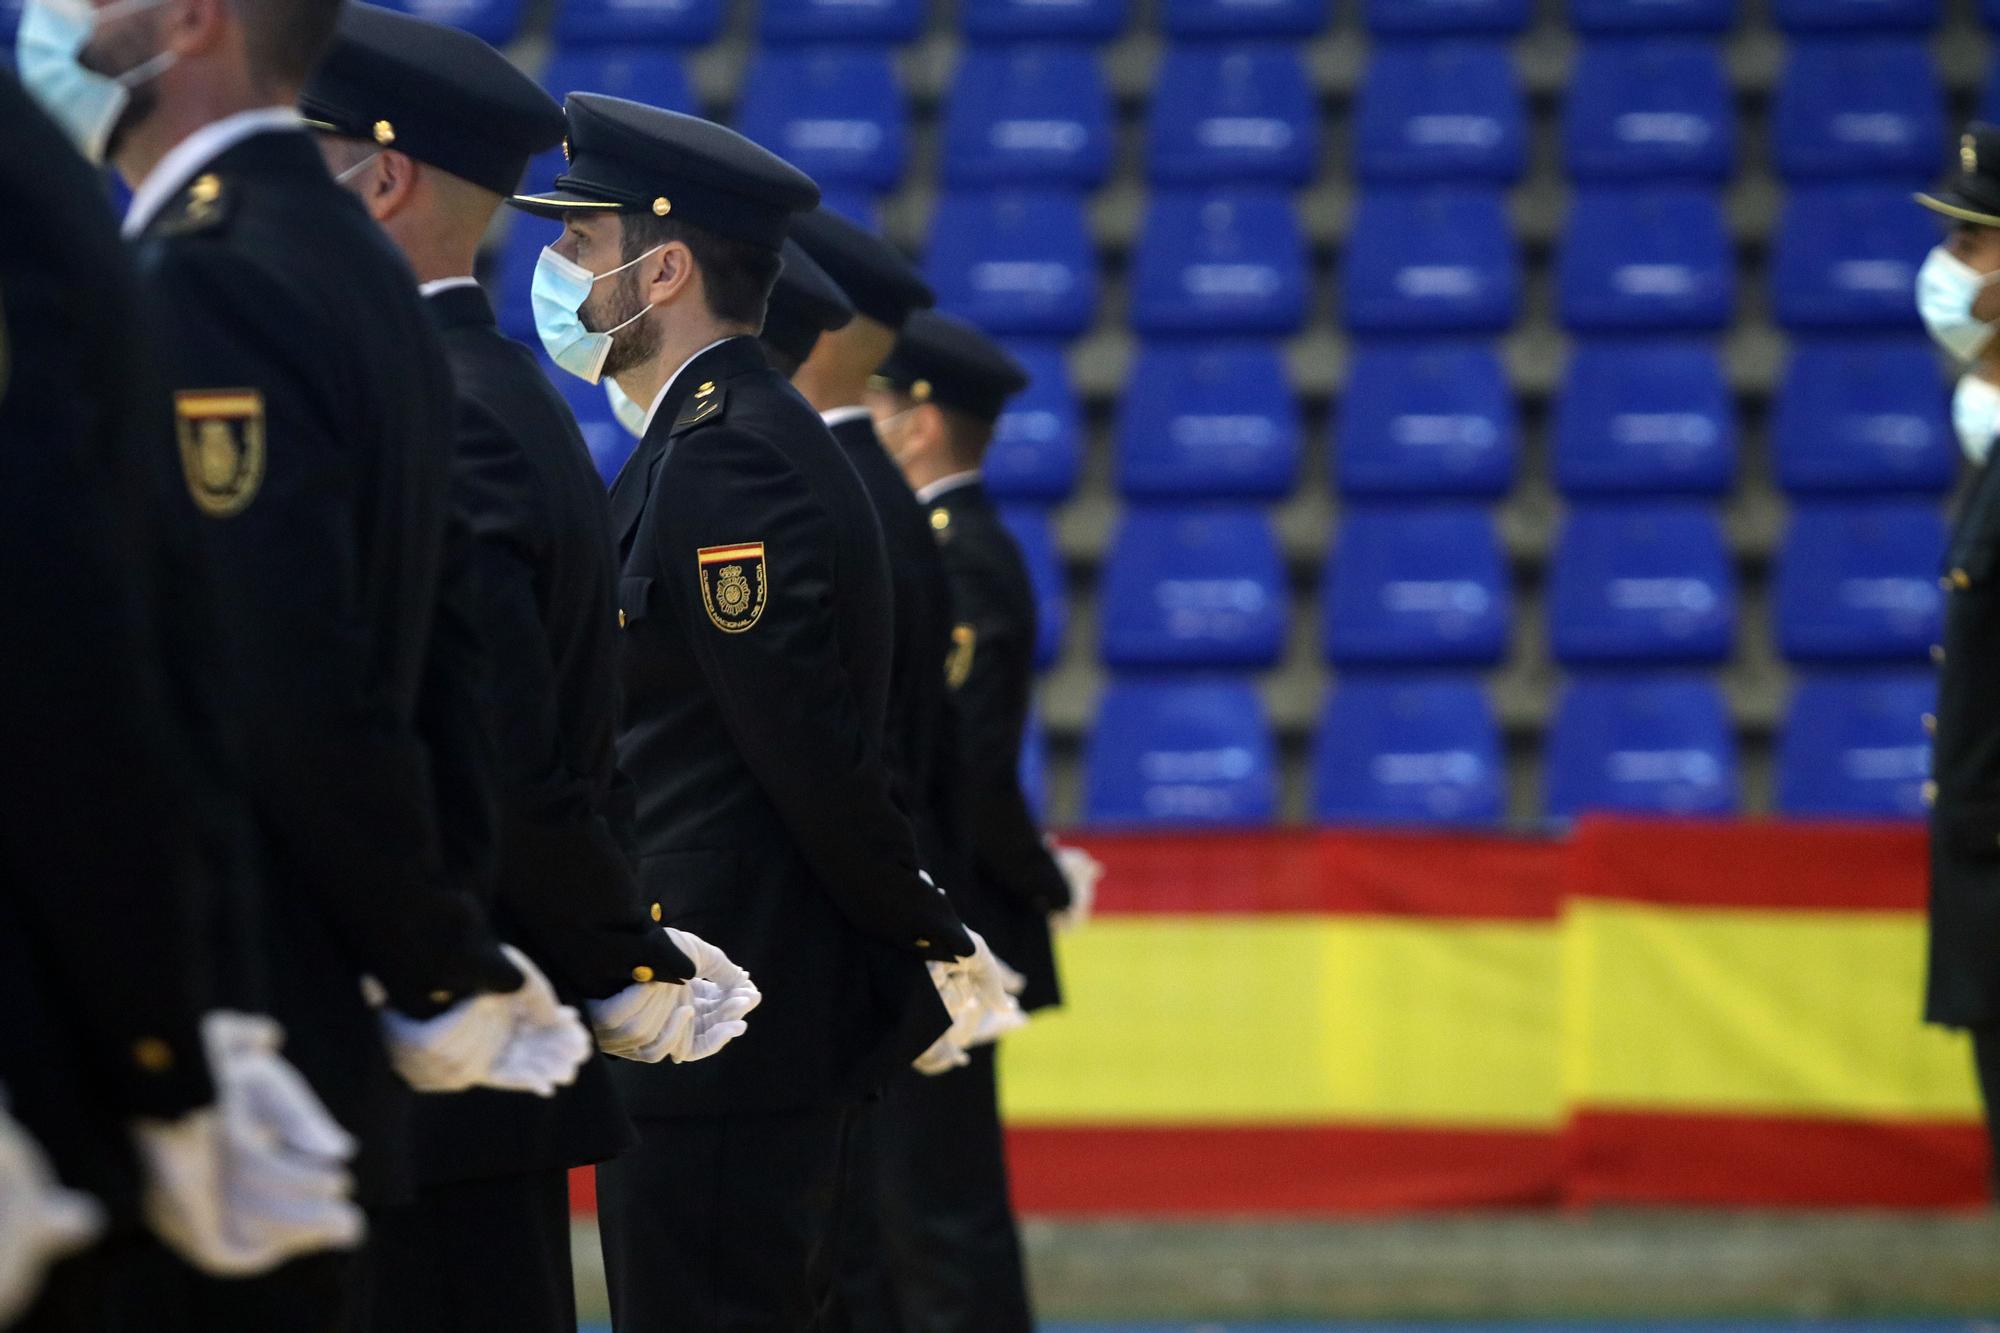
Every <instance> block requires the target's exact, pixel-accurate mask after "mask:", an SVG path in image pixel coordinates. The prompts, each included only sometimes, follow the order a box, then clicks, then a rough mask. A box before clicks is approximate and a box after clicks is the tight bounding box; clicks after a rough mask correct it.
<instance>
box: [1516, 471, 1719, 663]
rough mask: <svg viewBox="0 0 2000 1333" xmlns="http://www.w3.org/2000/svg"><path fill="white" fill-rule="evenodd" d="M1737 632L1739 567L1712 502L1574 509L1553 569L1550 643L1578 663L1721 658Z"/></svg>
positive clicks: (1559, 655) (1564, 660) (1562, 657)
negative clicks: (1733, 562) (1725, 541)
mask: <svg viewBox="0 0 2000 1333" xmlns="http://www.w3.org/2000/svg"><path fill="white" fill-rule="evenodd" d="M1735 640H1736V574H1735V571H1734V569H1733V568H1732V567H1731V565H1730V561H1729V552H1728V549H1727V547H1726V546H1725V545H1724V544H1723V540H1722V524H1721V522H1720V521H1719V520H1718V519H1717V518H1716V514H1715V511H1714V510H1713V509H1711V508H1710V507H1709V506H1707V505H1703V504H1692V503H1687V502H1675V501H1663V502H1661V503H1658V504H1641V503H1632V504H1617V505H1612V504H1590V505H1577V506H1575V507H1573V508H1572V509H1571V510H1570V514H1569V517H1568V519H1567V520H1566V521H1565V522H1564V524H1563V529H1562V535H1561V536H1560V537H1559V538H1558V539H1557V542H1556V550H1555V557H1554V560H1553V562H1552V566H1551V570H1550V575H1549V641H1550V646H1551V647H1552V649H1553V650H1554V652H1555V656H1556V660H1557V661H1559V662H1562V663H1564V664H1565V665H1569V666H1579V665H1582V666H1588V665H1595V664H1604V665H1614V664H1616V665H1625V664H1632V663H1644V662H1688V663H1694V662H1720V661H1722V660H1723V659H1724V658H1726V657H1728V656H1729V653H1730V649H1731V648H1732V647H1733V646H1734V644H1735Z"/></svg>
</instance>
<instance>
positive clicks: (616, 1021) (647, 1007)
mask: <svg viewBox="0 0 2000 1333" xmlns="http://www.w3.org/2000/svg"><path fill="white" fill-rule="evenodd" d="M588 1008H589V1009H590V1027H591V1031H592V1032H594V1033H595V1034H596V1035H597V1046H598V1049H599V1050H601V1051H603V1052H604V1053H605V1054H606V1055H615V1056H617V1057H619V1058H620V1059H622V1060H637V1061H638V1062H639V1063H641V1064H648V1065H656V1064H658V1063H659V1062H660V1061H662V1060H664V1059H666V1058H667V1057H668V1056H669V1055H672V1054H673V1053H674V1052H676V1051H679V1050H682V1049H684V1048H685V1047H686V1045H687V1041H688V1038H689V1037H690V1036H692V1035H693V1034H694V1024H695V1018H696V1014H695V1008H694V997H693V996H692V995H690V994H689V993H688V988H687V987H686V986H683V985H680V984H678V983H675V982H671V981H640V982H635V983H633V984H632V985H630V986H627V987H626V988H625V989H624V990H621V991H619V992H618V993H617V994H616V995H613V996H611V997H610V998H609V999H604V1000H591V1001H590V1002H589V1004H588Z"/></svg>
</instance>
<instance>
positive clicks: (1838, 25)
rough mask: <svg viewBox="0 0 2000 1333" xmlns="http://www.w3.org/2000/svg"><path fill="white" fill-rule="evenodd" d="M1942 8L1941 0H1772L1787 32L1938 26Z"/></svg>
mask: <svg viewBox="0 0 2000 1333" xmlns="http://www.w3.org/2000/svg"><path fill="white" fill-rule="evenodd" d="M1941 10H1942V6H1941V5H1940V3H1939V0H1771V16H1772V17H1773V18H1775V19H1777V20H1778V25H1779V26H1780V27H1782V28H1784V29H1785V30H1786V31H1787V32H1838V31H1847V32H1857V31H1867V30H1870V29H1876V30H1884V29H1899V28H1900V29H1916V28H1934V27H1936V26H1937V22H1938V16H1939V14H1940V12H1941Z"/></svg>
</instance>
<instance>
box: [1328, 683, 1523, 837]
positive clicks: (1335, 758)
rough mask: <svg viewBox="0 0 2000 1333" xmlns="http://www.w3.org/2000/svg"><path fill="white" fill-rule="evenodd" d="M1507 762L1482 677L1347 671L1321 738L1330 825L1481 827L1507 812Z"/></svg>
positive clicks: (1332, 698) (1330, 705) (1330, 702)
mask: <svg viewBox="0 0 2000 1333" xmlns="http://www.w3.org/2000/svg"><path fill="white" fill-rule="evenodd" d="M1505 786H1506V767H1505V764H1504V762H1503V760H1502V757H1501V750H1500V728H1499V727H1498V726H1497V725H1496V724H1495V723H1494V720H1493V706H1492V705H1491V704H1490V703H1489V702H1487V698H1486V691H1485V690H1483V689H1481V688H1480V687H1479V684H1478V683H1477V682H1476V681H1470V680H1458V679H1453V678H1450V677H1428V676H1388V677H1376V676H1367V675H1345V676H1342V677H1341V681H1340V685H1339V687H1338V688H1336V689H1335V690H1334V692H1333V694H1332V695H1331V696H1330V697H1329V698H1328V700H1327V704H1326V711H1325V713H1324V714H1323V715H1322V716H1321V718H1320V726H1319V733H1318V735H1317V736H1316V737H1315V739H1314V742H1313V757H1312V790H1313V798H1312V810H1313V818H1314V819H1315V820H1317V821H1319V822H1320V823H1322V824H1399V825H1408V824H1417V825H1435V826H1441V827H1473V826H1478V825H1482V824H1494V823H1498V822H1499V820H1500V818H1501V815H1502V814H1503V813H1504V809H1503V807H1504V789H1505Z"/></svg>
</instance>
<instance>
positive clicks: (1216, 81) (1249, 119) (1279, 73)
mask: <svg viewBox="0 0 2000 1333" xmlns="http://www.w3.org/2000/svg"><path fill="white" fill-rule="evenodd" d="M1153 86H1154V88H1155V89H1156V91H1155V93H1154V95H1153V106H1152V110H1151V112H1150V113H1149V119H1148V121H1147V129H1146V175H1147V176H1148V178H1149V179H1150V180H1151V181H1152V182H1153V183H1154V184H1156V185H1206V184H1209V183H1211V182H1217V183H1229V184H1250V183H1271V184H1281V185H1293V186H1302V185H1305V184H1306V183H1308V182H1309V181H1310V180H1311V179H1312V177H1313V172H1314V170H1315V168H1316V167H1317V166H1318V164H1319V104H1318V101H1317V99H1316V98H1315V97H1314V95H1313V90H1312V83H1311V81H1310V79H1309V78H1308V76H1307V74H1306V67H1305V62H1304V61H1303V60H1302V59H1301V58H1300V56H1299V53H1298V50H1297V48H1295V47H1293V46H1290V45H1286V44H1284V43H1280V42H1268V43H1238V44H1234V45H1227V46H1210V45H1207V44H1190V45H1183V46H1175V47H1172V48H1170V49H1169V50H1168V52H1167V55H1166V60H1165V62H1164V63H1163V64H1162V66H1161V69H1160V74H1159V77H1158V78H1157V79H1155V80H1154V84H1153Z"/></svg>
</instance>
